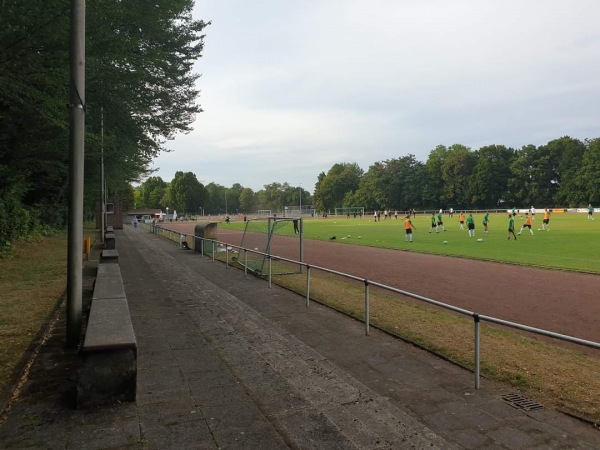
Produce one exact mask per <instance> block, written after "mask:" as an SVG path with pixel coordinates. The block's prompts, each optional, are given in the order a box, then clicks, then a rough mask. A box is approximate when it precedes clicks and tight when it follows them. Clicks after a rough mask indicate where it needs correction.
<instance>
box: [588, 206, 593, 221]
mask: <svg viewBox="0 0 600 450" xmlns="http://www.w3.org/2000/svg"><path fill="white" fill-rule="evenodd" d="M588 220H594V207H593V206H592V204H591V203H590V204H589V205H588Z"/></svg>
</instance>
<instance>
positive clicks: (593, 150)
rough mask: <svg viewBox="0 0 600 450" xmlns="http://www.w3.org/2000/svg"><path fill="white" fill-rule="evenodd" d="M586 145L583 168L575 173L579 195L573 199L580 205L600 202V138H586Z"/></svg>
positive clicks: (575, 182) (575, 183)
mask: <svg viewBox="0 0 600 450" xmlns="http://www.w3.org/2000/svg"><path fill="white" fill-rule="evenodd" d="M585 146H586V151H585V153H584V154H583V160H582V163H581V169H580V170H579V171H578V173H577V174H576V175H574V177H575V180H574V185H575V187H576V188H577V192H578V195H577V197H572V201H573V202H574V203H576V204H577V205H578V206H585V205H586V204H587V203H592V204H595V205H597V204H600V138H595V139H588V140H586V142H585Z"/></svg>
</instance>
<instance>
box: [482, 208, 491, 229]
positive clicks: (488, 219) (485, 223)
mask: <svg viewBox="0 0 600 450" xmlns="http://www.w3.org/2000/svg"><path fill="white" fill-rule="evenodd" d="M489 221H490V213H489V212H487V211H486V212H485V216H483V232H484V233H485V234H487V233H488V222H489Z"/></svg>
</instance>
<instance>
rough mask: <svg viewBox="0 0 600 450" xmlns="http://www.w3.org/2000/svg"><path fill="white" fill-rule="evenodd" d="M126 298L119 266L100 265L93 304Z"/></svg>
mask: <svg viewBox="0 0 600 450" xmlns="http://www.w3.org/2000/svg"><path fill="white" fill-rule="evenodd" d="M106 298H126V297H125V288H124V287H123V277H122V276H121V269H120V268H119V265H118V264H99V265H98V273H97V275H96V282H95V283H94V293H93V295H92V302H93V301H94V300H97V299H106Z"/></svg>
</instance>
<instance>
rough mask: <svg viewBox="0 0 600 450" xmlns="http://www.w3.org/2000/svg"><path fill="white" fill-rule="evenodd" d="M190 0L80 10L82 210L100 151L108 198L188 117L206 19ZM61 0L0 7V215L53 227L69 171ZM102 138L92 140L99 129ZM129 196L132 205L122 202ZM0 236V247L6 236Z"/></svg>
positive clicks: (62, 214) (104, 0) (65, 19)
mask: <svg viewBox="0 0 600 450" xmlns="http://www.w3.org/2000/svg"><path fill="white" fill-rule="evenodd" d="M193 4H194V1H193V0H155V1H153V2H151V3H148V2H146V1H143V0H130V1H127V2H114V1H109V0H97V1H94V2H88V7H87V9H86V42H85V46H86V105H85V111H86V119H85V120H86V137H85V149H86V153H85V193H86V197H85V209H86V211H87V216H88V217H89V215H90V214H91V212H92V210H93V204H94V201H93V200H94V199H95V198H97V197H99V196H100V190H101V189H100V184H101V183H100V166H101V153H102V152H101V149H103V154H104V162H105V174H106V181H107V187H108V192H109V196H110V195H117V196H121V197H128V198H130V197H132V192H133V191H132V188H131V182H133V181H137V180H140V179H141V178H142V177H144V176H146V175H148V174H149V164H150V162H151V161H152V159H153V158H154V157H156V156H157V155H158V153H159V152H160V151H162V150H164V147H163V145H164V143H165V141H166V140H167V139H171V138H172V137H173V136H174V135H175V134H177V133H181V132H187V131H189V130H190V125H191V123H192V121H193V120H194V118H195V116H196V114H197V113H199V112H200V111H201V108H200V105H199V104H198V102H197V98H198V89H197V87H196V85H195V82H196V80H197V78H198V76H199V75H198V74H196V73H194V72H193V71H192V66H193V64H194V63H195V62H196V61H197V60H198V58H200V56H201V52H202V49H203V45H204V44H203V38H204V36H203V34H202V32H203V30H204V28H205V27H206V26H207V25H208V23H206V22H203V21H199V20H194V19H193V18H192V14H191V12H192V7H193ZM69 10H70V2H69V1H68V0H28V1H26V2H24V1H21V0H5V1H3V2H2V4H0V174H2V175H3V176H1V177H0V192H2V194H3V198H5V199H7V200H8V196H10V201H3V202H2V203H1V204H0V216H2V215H5V214H6V215H8V216H9V217H15V216H20V215H21V216H22V214H21V213H19V211H21V210H23V211H28V212H29V213H30V214H36V215H37V216H38V217H39V219H40V220H43V221H45V222H46V223H50V224H53V225H58V226H60V225H62V224H63V223H64V222H65V219H66V198H67V194H68V192H67V186H68V185H67V173H68V170H67V169H68V155H69V152H68V150H69V149H68V144H69V143H68V134H69V130H68V120H69V117H68V109H67V108H66V104H67V103H68V98H69V97H68V86H69V67H70V65H69V30H70V24H69V17H70V14H69ZM102 122H103V125H104V127H103V133H104V137H103V139H101V123H102ZM131 200H133V199H132V198H131ZM4 233H6V231H5V230H0V241H2V242H6V241H7V240H10V239H12V238H14V236H8V235H5V234H4Z"/></svg>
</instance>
